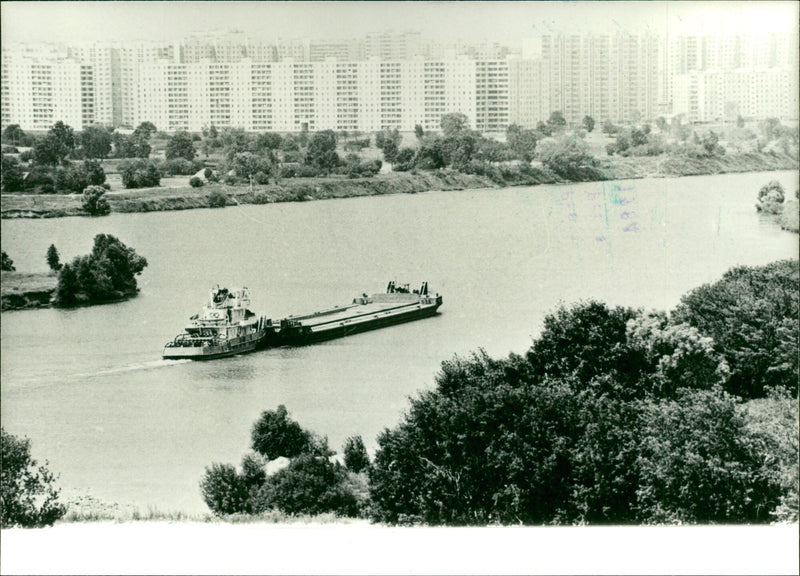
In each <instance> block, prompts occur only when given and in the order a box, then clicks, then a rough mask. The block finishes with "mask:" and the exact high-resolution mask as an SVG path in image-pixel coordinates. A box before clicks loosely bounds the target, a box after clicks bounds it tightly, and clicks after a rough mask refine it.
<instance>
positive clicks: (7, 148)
mask: <svg viewBox="0 0 800 576" xmlns="http://www.w3.org/2000/svg"><path fill="white" fill-rule="evenodd" d="M2 152H3V154H19V150H18V149H17V147H16V146H3V149H2Z"/></svg>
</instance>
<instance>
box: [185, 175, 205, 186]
mask: <svg viewBox="0 0 800 576" xmlns="http://www.w3.org/2000/svg"><path fill="white" fill-rule="evenodd" d="M203 184H204V182H203V179H202V178H200V177H199V176H192V177H191V178H189V186H191V187H192V188H202V187H203Z"/></svg>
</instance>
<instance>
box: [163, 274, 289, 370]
mask: <svg viewBox="0 0 800 576" xmlns="http://www.w3.org/2000/svg"><path fill="white" fill-rule="evenodd" d="M249 305H250V294H249V292H248V290H247V288H241V289H239V290H230V291H229V290H228V289H227V288H220V287H219V286H217V287H216V288H213V289H212V290H211V293H210V296H209V301H208V303H207V304H206V305H205V306H204V307H203V310H202V311H201V312H200V314H195V315H194V316H192V317H191V318H190V319H189V320H190V323H189V324H188V325H187V326H186V328H185V330H186V331H185V332H183V333H182V334H178V335H177V336H176V337H175V338H174V339H173V340H172V341H171V342H167V344H166V346H164V354H163V357H164V358H165V359H178V358H191V359H192V360H211V359H213V358H222V357H224V356H232V355H234V354H243V353H245V352H252V351H253V350H255V349H256V348H258V347H259V346H261V345H263V344H264V342H265V341H266V338H267V334H268V333H270V332H274V329H273V326H272V321H271V320H269V319H267V318H265V317H264V316H256V314H254V313H253V312H251V311H250V310H248V308H247V307H248V306H249Z"/></svg>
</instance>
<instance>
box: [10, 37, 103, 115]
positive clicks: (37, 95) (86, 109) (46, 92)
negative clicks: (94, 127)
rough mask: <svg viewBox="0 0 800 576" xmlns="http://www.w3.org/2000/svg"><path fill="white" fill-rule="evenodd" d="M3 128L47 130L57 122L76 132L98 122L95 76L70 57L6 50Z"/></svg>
mask: <svg viewBox="0 0 800 576" xmlns="http://www.w3.org/2000/svg"><path fill="white" fill-rule="evenodd" d="M2 77H3V82H2V86H3V89H2V106H0V109H1V110H2V111H1V113H0V116H1V117H2V128H3V129H5V127H6V126H8V125H9V124H19V125H20V126H21V127H22V128H23V129H25V130H48V129H49V128H50V127H52V125H53V124H55V123H56V122H57V121H59V120H61V121H63V122H64V123H65V124H68V125H70V126H72V127H73V128H74V129H75V130H83V128H84V127H86V126H88V125H90V124H93V123H94V121H95V94H94V88H95V86H94V73H93V69H92V67H91V66H87V65H82V64H81V63H80V62H78V61H77V60H74V59H71V58H47V57H44V58H40V57H36V56H32V57H29V56H27V55H20V54H16V53H12V52H6V51H3V54H2Z"/></svg>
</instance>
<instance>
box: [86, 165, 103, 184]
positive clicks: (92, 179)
mask: <svg viewBox="0 0 800 576" xmlns="http://www.w3.org/2000/svg"><path fill="white" fill-rule="evenodd" d="M83 169H84V170H85V171H86V179H87V180H88V182H89V184H94V185H95V186H100V185H102V184H103V183H104V182H105V181H106V171H105V170H103V167H102V166H101V165H100V162H98V161H97V160H84V161H83Z"/></svg>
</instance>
